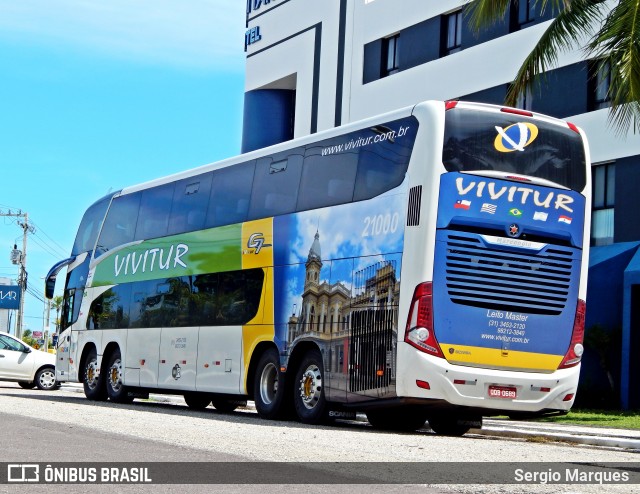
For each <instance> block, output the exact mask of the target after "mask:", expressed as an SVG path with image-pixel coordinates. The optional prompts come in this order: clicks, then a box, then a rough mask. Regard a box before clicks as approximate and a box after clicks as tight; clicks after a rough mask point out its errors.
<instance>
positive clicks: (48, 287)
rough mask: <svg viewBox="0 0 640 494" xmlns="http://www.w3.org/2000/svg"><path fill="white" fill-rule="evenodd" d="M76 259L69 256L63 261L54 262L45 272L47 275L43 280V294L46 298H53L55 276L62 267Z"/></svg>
mask: <svg viewBox="0 0 640 494" xmlns="http://www.w3.org/2000/svg"><path fill="white" fill-rule="evenodd" d="M75 260H76V257H75V256H73V257H70V258H69V259H65V260H64V261H60V262H58V263H56V264H55V265H54V266H53V267H52V268H51V269H50V270H49V272H48V273H47V277H46V278H45V281H44V294H45V296H46V297H47V298H53V292H54V290H55V288H56V277H57V276H58V273H59V272H60V270H61V269H62V268H64V267H65V266H68V265H69V264H71V263H72V262H73V261H75Z"/></svg>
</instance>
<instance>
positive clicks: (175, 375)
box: [171, 364, 182, 381]
mask: <svg viewBox="0 0 640 494" xmlns="http://www.w3.org/2000/svg"><path fill="white" fill-rule="evenodd" d="M181 370H182V369H181V368H180V366H179V365H178V364H176V365H174V366H173V369H171V377H173V378H174V379H175V380H176V381H177V380H178V379H180V378H181V377H182V375H181V374H180V371H181Z"/></svg>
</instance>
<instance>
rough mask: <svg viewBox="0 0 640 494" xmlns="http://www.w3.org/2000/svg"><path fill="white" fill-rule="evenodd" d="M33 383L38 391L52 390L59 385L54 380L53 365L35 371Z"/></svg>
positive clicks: (54, 371)
mask: <svg viewBox="0 0 640 494" xmlns="http://www.w3.org/2000/svg"><path fill="white" fill-rule="evenodd" d="M35 383H36V386H38V389H39V390H40V391H52V390H54V389H58V388H59V387H60V386H59V385H58V383H57V382H56V370H55V369H54V368H53V367H44V368H42V369H40V370H39V371H38V372H36V378H35Z"/></svg>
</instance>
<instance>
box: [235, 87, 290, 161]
mask: <svg viewBox="0 0 640 494" xmlns="http://www.w3.org/2000/svg"><path fill="white" fill-rule="evenodd" d="M295 100H296V92H295V90H289V89H256V90H254V91H248V92H246V93H245V94H244V117H243V123H242V152H243V153H247V152H249V151H254V150H256V149H260V148H263V147H267V146H271V145H273V144H278V143H280V142H284V141H288V140H290V139H293V128H294V122H295Z"/></svg>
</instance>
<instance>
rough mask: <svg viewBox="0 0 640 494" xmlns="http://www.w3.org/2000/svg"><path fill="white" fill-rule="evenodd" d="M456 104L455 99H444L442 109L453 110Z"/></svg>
mask: <svg viewBox="0 0 640 494" xmlns="http://www.w3.org/2000/svg"><path fill="white" fill-rule="evenodd" d="M456 106H458V101H457V100H449V101H445V102H444V109H445V111H446V110H453V109H454V108H455V107H456Z"/></svg>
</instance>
